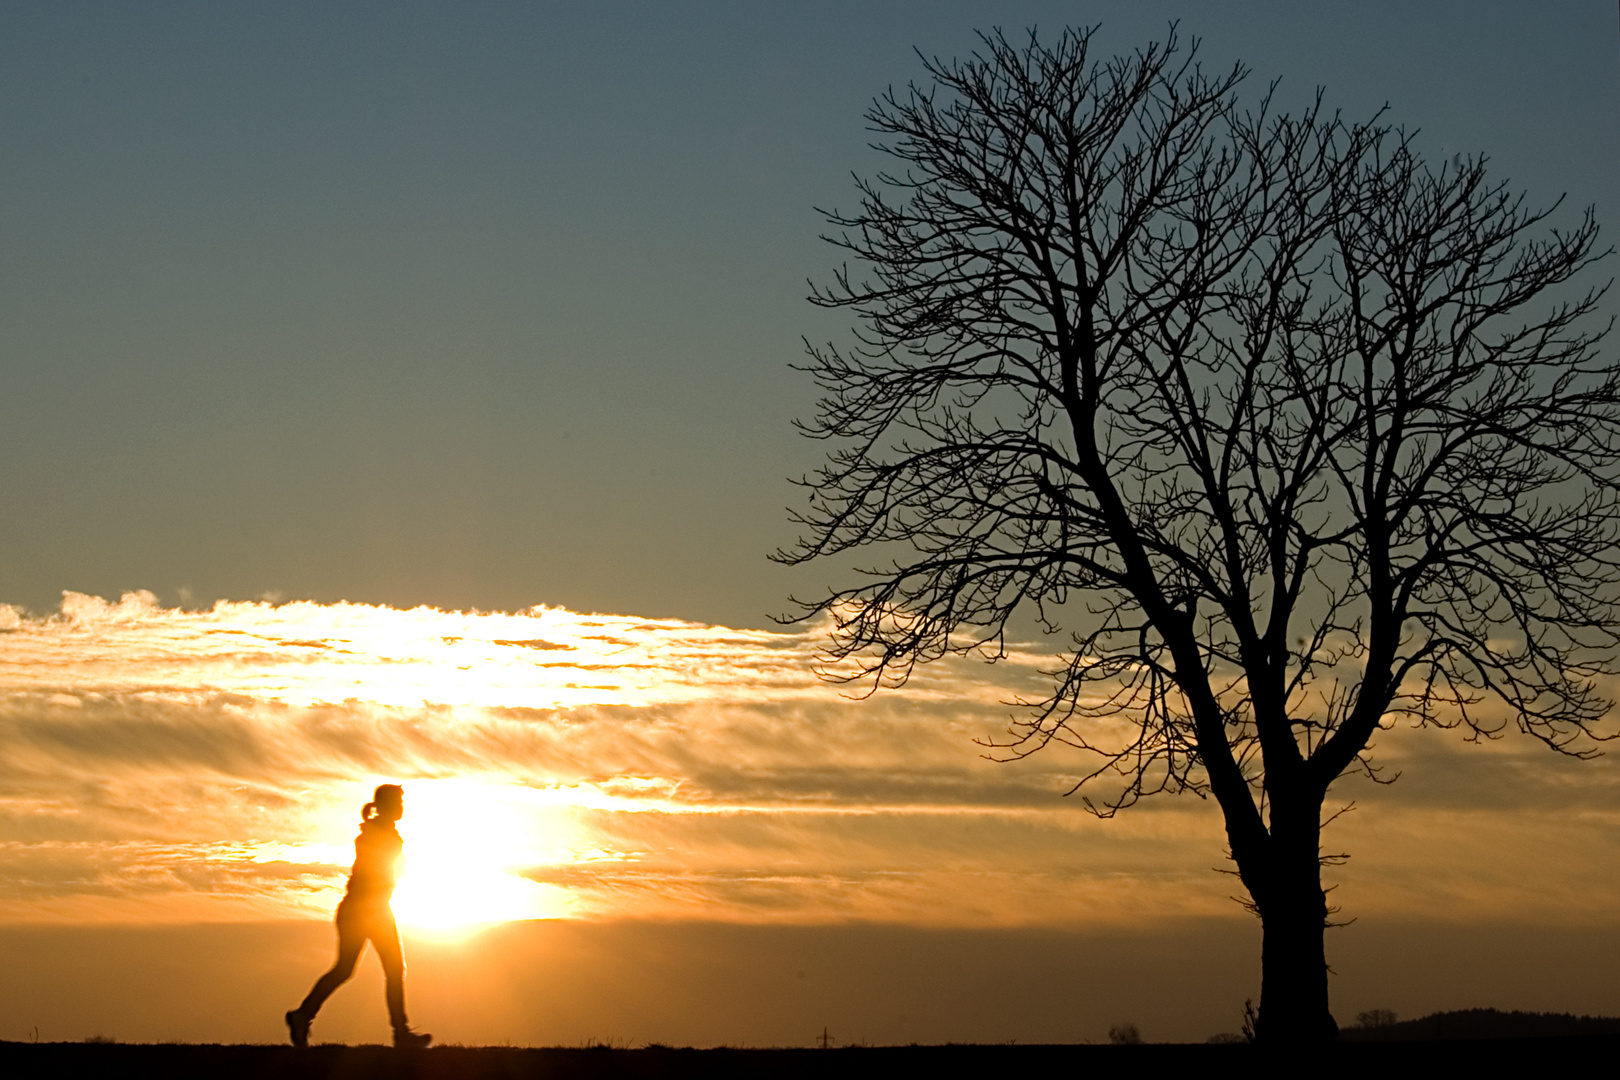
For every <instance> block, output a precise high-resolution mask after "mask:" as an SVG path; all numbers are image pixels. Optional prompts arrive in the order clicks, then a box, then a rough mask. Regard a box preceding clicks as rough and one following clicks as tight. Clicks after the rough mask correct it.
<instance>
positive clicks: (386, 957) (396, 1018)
mask: <svg viewBox="0 0 1620 1080" xmlns="http://www.w3.org/2000/svg"><path fill="white" fill-rule="evenodd" d="M371 798H372V801H371V802H368V803H366V805H365V806H364V807H363V808H362V809H361V811H360V835H359V836H357V837H355V838H354V869H353V870H352V871H350V872H349V887H348V891H346V892H345V893H344V894H343V899H342V900H341V901H339V902H338V906H337V919H336V921H337V938H338V949H337V961H336V962H335V963H334V964H333V965H332V970H330V971H328V972H327V973H326V974H325V975H322V976H321V977H320V978H319V979H317V980H316V981H315V985H314V987H312V988H311V989H310V992H309V996H308V997H306V998H304V1002H303V1004H302V1005H300V1006H298V1008H296V1009H292V1010H290V1011H289V1012H288V1013H287V1033H288V1035H289V1036H291V1038H292V1043H293V1045H294V1046H308V1045H309V1025H310V1022H311V1021H313V1020H314V1019H315V1014H316V1013H318V1012H320V1010H321V1006H322V1005H323V1004H325V1003H326V999H327V998H329V997H331V996H332V991H334V990H336V989H337V988H338V987H340V986H342V985H343V984H344V983H346V982H348V981H349V976H351V975H353V974H354V966H355V964H357V963H358V962H359V960H360V953H361V952H362V951H364V949H365V947H366V942H367V941H368V940H369V941H370V942H371V945H372V947H373V948H374V949H376V950H377V959H378V960H380V961H382V968H383V977H384V978H385V979H386V981H387V990H386V996H387V998H388V1019H389V1020H390V1021H392V1023H393V1025H394V1045H395V1046H398V1047H411V1048H415V1047H423V1046H426V1045H427V1044H428V1043H430V1042H432V1041H433V1036H431V1035H427V1034H424V1033H422V1032H417V1031H412V1030H411V1026H410V1024H409V1023H407V1022H406V1020H405V955H404V953H403V951H401V949H400V946H399V928H398V927H397V926H396V925H395V924H394V911H393V909H392V908H391V907H389V906H388V904H389V901H390V900H392V899H393V896H394V877H395V874H396V872H397V867H398V863H399V856H400V852H401V851H402V850H403V849H404V841H402V840H401V839H400V838H399V830H397V829H395V828H394V823H395V822H396V821H398V820H399V819H400V818H401V817H403V816H404V815H405V790H404V789H403V788H401V787H400V786H399V785H398V784H383V785H382V786H380V787H378V788H377V790H376V791H375V792H374V793H373V794H372V796H371Z"/></svg>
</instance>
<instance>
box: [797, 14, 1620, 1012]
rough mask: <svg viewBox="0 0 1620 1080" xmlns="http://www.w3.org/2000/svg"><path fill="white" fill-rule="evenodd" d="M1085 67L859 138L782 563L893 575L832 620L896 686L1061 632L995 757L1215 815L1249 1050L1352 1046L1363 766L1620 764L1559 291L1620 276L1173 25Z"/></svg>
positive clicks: (1605, 458) (1592, 302)
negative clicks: (1017, 632) (1252, 991)
mask: <svg viewBox="0 0 1620 1080" xmlns="http://www.w3.org/2000/svg"><path fill="white" fill-rule="evenodd" d="M1091 38H1092V32H1091V31H1068V32H1065V33H1064V34H1063V35H1062V36H1061V37H1060V38H1059V39H1058V40H1057V41H1056V42H1055V43H1054V44H1052V45H1051V46H1050V47H1048V46H1047V45H1044V44H1042V43H1041V42H1039V41H1038V40H1037V38H1036V36H1035V35H1034V34H1033V33H1031V34H1030V35H1029V38H1028V41H1027V43H1025V44H1023V45H1022V46H1015V45H1013V44H1011V43H1009V42H1008V41H1007V40H1006V39H1005V38H1004V37H1003V36H1002V35H1001V34H1000V33H999V32H998V33H996V34H992V35H987V36H983V37H982V50H981V51H980V52H977V53H975V54H974V55H973V56H972V58H971V59H968V60H963V61H952V62H949V63H946V62H941V61H938V60H935V61H926V60H925V67H926V69H927V72H928V75H929V76H930V77H931V80H932V82H931V84H930V85H926V86H917V85H912V86H910V87H908V88H907V89H906V90H904V91H896V90H892V89H891V90H890V91H889V93H887V94H886V95H884V96H883V97H881V98H880V99H878V100H877V101H876V102H875V103H874V105H873V108H872V109H871V110H870V111H869V112H868V114H867V119H868V121H869V122H870V124H871V127H872V129H873V130H875V131H876V132H877V133H878V138H879V140H880V141H879V143H878V147H877V148H878V149H880V150H882V151H883V152H885V153H887V154H888V155H889V156H890V157H891V158H892V159H894V161H895V162H896V163H897V170H896V171H893V172H887V173H881V174H879V175H878V176H877V177H876V178H875V179H872V180H866V181H859V182H858V185H859V191H860V196H861V198H860V208H859V210H858V211H857V212H855V213H853V214H840V213H837V212H834V213H831V214H829V215H828V217H829V220H830V221H831V222H832V223H833V225H834V226H835V228H836V230H837V231H836V233H835V234H834V235H832V236H830V237H828V239H830V240H831V241H832V243H834V244H835V245H837V246H838V247H840V248H842V249H843V250H844V251H845V252H846V253H847V255H848V256H849V257H852V259H853V261H854V262H855V264H856V267H855V269H851V268H850V267H849V266H848V265H846V266H845V268H844V269H842V270H840V271H839V272H838V273H837V274H836V276H835V277H834V279H833V282H832V284H830V285H829V286H827V287H825V288H821V289H818V290H817V291H816V292H815V293H814V295H813V296H812V300H814V302H816V303H817V304H820V305H823V306H827V307H836V308H848V309H850V310H851V311H852V312H853V313H854V314H855V315H856V316H857V318H858V325H859V328H858V330H857V332H856V340H855V343H854V344H853V345H852V346H851V347H847V348H842V349H841V348H838V347H835V346H832V345H828V346H825V347H811V348H810V350H809V355H810V360H809V363H808V365H807V368H808V370H809V371H811V372H813V373H814V376H815V378H816V379H817V380H818V383H819V385H820V386H821V387H822V389H823V392H824V394H825V396H824V398H823V399H822V401H821V403H820V406H819V414H818V415H817V417H816V418H815V419H814V420H813V421H810V422H808V423H806V424H803V425H801V426H802V427H803V429H804V430H805V432H806V433H807V434H809V435H810V436H811V437H813V438H818V439H826V440H830V441H831V442H832V443H833V445H832V446H831V448H830V449H829V459H828V463H827V464H826V465H825V466H824V467H823V468H822V469H821V470H819V471H818V473H816V474H815V475H814V476H812V477H810V478H807V479H806V480H805V481H804V483H805V486H806V487H807V488H808V489H809V500H808V508H807V509H805V510H803V511H802V512H800V513H798V514H796V515H795V520H796V521H797V523H798V524H799V525H800V526H801V527H802V528H803V530H804V534H803V536H802V538H801V540H800V542H799V544H798V545H797V546H796V547H794V548H793V549H791V550H789V551H784V552H779V553H778V554H777V557H778V558H779V559H781V560H783V561H786V562H789V563H800V562H804V561H806V560H810V559H814V558H818V557H822V556H826V555H830V554H834V553H840V552H849V551H851V550H852V549H858V548H865V547H868V546H875V547H876V548H877V550H879V551H880V552H881V553H882V557H884V558H892V560H893V561H892V562H891V563H890V564H889V565H885V566H879V567H876V568H873V569H871V570H868V571H867V572H866V575H867V576H866V577H865V578H864V579H862V580H861V581H859V582H857V583H855V584H853V585H852V587H850V588H848V589H845V590H841V591H836V592H833V593H831V594H830V595H827V596H824V597H821V598H819V599H813V600H810V601H806V602H804V610H805V616H806V617H809V616H810V615H813V614H816V613H829V614H830V615H831V616H832V618H833V620H834V625H835V627H836V631H835V636H834V639H833V644H832V645H831V656H832V658H833V659H835V660H837V661H840V662H844V663H845V664H846V667H845V670H846V672H847V671H848V670H849V668H848V666H847V665H854V670H855V674H854V675H853V676H851V677H852V678H855V679H862V680H867V682H868V685H870V686H871V687H872V688H874V689H875V688H877V687H879V686H882V685H884V684H886V683H888V684H892V683H897V682H903V681H904V680H905V679H906V677H907V676H908V675H909V674H910V672H911V671H912V670H913V668H914V666H915V665H916V664H918V663H920V662H925V661H929V660H932V659H935V658H937V657H940V656H943V655H945V654H949V653H957V654H966V653H970V652H974V651H980V652H985V653H988V654H989V655H991V656H992V657H993V656H994V655H996V654H997V651H998V650H999V648H1000V645H1001V642H1002V640H1003V635H1004V634H1005V633H1006V632H1007V628H1008V621H1009V619H1011V618H1012V617H1013V616H1014V613H1015V612H1016V611H1019V610H1026V611H1029V612H1032V613H1033V614H1034V615H1035V616H1036V617H1038V618H1039V619H1040V620H1041V625H1042V626H1044V628H1045V629H1046V631H1047V632H1049V633H1052V634H1057V633H1059V632H1066V633H1067V634H1068V644H1067V646H1066V650H1067V651H1066V652H1065V653H1064V654H1063V655H1062V656H1061V658H1060V660H1059V661H1058V665H1057V667H1056V669H1055V670H1054V672H1053V675H1054V680H1053V684H1052V690H1051V694H1050V696H1048V697H1047V698H1045V700H1043V701H1038V702H1025V703H1023V704H1025V705H1028V706H1029V709H1028V711H1026V712H1023V713H1021V714H1020V715H1019V717H1018V718H1017V719H1016V720H1015V727H1014V730H1013V736H1014V738H1013V741H1011V742H1009V743H1008V744H1006V745H1005V746H1003V747H1002V748H1001V753H1002V754H1003V755H1013V756H1018V755H1023V754H1025V753H1029V752H1033V751H1034V750H1036V749H1039V748H1042V747H1045V746H1048V745H1049V744H1051V743H1054V742H1055V743H1060V744H1066V745H1067V746H1070V747H1073V748H1077V749H1078V750H1080V751H1082V752H1084V753H1085V754H1088V755H1091V762H1092V764H1091V765H1090V766H1087V769H1088V770H1089V771H1087V772H1085V777H1084V779H1083V780H1082V781H1081V783H1080V785H1079V786H1080V787H1081V788H1083V789H1084V791H1085V792H1088V793H1090V797H1088V799H1087V801H1088V805H1090V806H1091V807H1092V808H1093V810H1094V811H1095V812H1097V813H1099V814H1101V815H1103V816H1110V815H1112V814H1113V813H1114V812H1116V811H1117V810H1119V809H1121V808H1123V807H1126V806H1129V805H1130V804H1131V803H1133V802H1135V801H1136V800H1137V799H1139V798H1141V797H1142V796H1144V795H1149V794H1154V793H1159V792H1185V791H1191V792H1195V793H1197V794H1199V795H1206V794H1208V795H1213V796H1214V798H1215V799H1216V801H1217V802H1218V804H1219V805H1220V807H1221V810H1222V812H1223V814H1224V818H1225V822H1226V840H1227V844H1228V845H1229V850H1230V854H1231V856H1232V858H1233V859H1234V860H1235V862H1236V865H1237V872H1238V873H1239V875H1240V876H1241V878H1242V881H1243V883H1244V885H1245V887H1246V888H1247V891H1248V894H1249V897H1250V898H1251V900H1252V903H1253V907H1254V909H1255V911H1256V912H1257V913H1258V915H1259V917H1260V919H1261V920H1262V923H1263V927H1264V956H1263V962H1262V972H1263V984H1262V992H1261V1006H1260V1011H1259V1014H1258V1020H1257V1034H1258V1036H1259V1037H1260V1038H1261V1039H1263V1040H1268V1041H1279V1040H1296V1039H1297V1040H1315V1039H1324V1038H1331V1037H1332V1036H1333V1034H1334V1032H1335V1031H1336V1030H1337V1029H1336V1027H1335V1025H1334V1022H1333V1018H1332V1015H1331V1013H1330V1011H1329V1007H1328V988H1327V969H1326V961H1325V953H1324V948H1323V931H1324V927H1325V925H1326V924H1327V922H1328V919H1329V915H1330V909H1329V906H1328V904H1327V900H1326V897H1325V894H1324V892H1323V888H1322V883H1321V865H1322V862H1323V854H1322V848H1321V843H1320V835H1321V829H1322V825H1323V805H1324V799H1325V796H1326V793H1327V790H1328V787H1329V785H1330V784H1332V783H1333V781H1334V780H1335V779H1336V778H1338V777H1339V776H1341V775H1342V774H1343V773H1344V772H1345V771H1346V770H1347V769H1352V768H1357V769H1364V770H1367V771H1368V772H1369V773H1370V772H1371V771H1372V769H1373V766H1372V765H1371V764H1370V762H1369V760H1368V758H1367V757H1366V754H1367V751H1368V748H1369V744H1370V740H1371V739H1372V737H1373V735H1374V733H1376V732H1377V731H1378V730H1379V729H1380V727H1383V726H1388V725H1390V724H1392V723H1394V722H1396V721H1398V720H1400V719H1401V718H1403V717H1404V718H1409V719H1411V720H1413V721H1416V722H1417V723H1419V724H1429V725H1436V726H1440V727H1461V728H1464V729H1466V730H1467V731H1468V732H1469V733H1470V734H1471V735H1472V736H1494V735H1495V734H1497V733H1498V732H1499V731H1501V730H1503V729H1504V728H1507V727H1517V728H1519V729H1520V730H1522V731H1524V732H1526V733H1528V734H1530V735H1532V736H1534V737H1536V738H1539V739H1541V740H1542V741H1544V742H1545V743H1546V744H1547V745H1548V746H1550V747H1552V748H1553V749H1554V750H1557V751H1559V752H1562V753H1566V754H1576V755H1586V754H1590V753H1593V752H1595V743H1594V740H1598V739H1602V738H1606V737H1610V735H1611V734H1612V732H1610V731H1609V730H1608V729H1607V728H1605V727H1604V726H1603V725H1604V722H1605V718H1606V715H1607V710H1608V704H1609V703H1608V702H1607V701H1606V700H1605V699H1604V698H1603V697H1602V696H1601V695H1600V694H1599V693H1597V692H1596V691H1595V689H1594V680H1596V679H1597V678H1598V677H1599V676H1601V675H1603V674H1604V673H1605V672H1607V671H1608V668H1607V667H1606V666H1605V665H1606V659H1607V656H1608V655H1609V650H1611V649H1612V647H1613V646H1614V644H1615V642H1616V637H1617V621H1616V611H1615V609H1614V607H1613V606H1612V601H1613V599H1614V598H1615V596H1616V592H1615V588H1614V587H1615V584H1616V580H1617V574H1616V564H1615V553H1614V547H1613V544H1614V541H1615V538H1616V529H1617V525H1620V501H1617V497H1616V496H1617V490H1616V466H1617V464H1620V380H1617V377H1616V372H1615V370H1614V369H1613V367H1612V365H1610V364H1609V363H1607V362H1606V361H1604V360H1603V359H1602V358H1601V357H1600V355H1599V353H1598V350H1597V346H1598V344H1599V342H1600V341H1601V339H1602V338H1603V336H1604V334H1605V333H1606V332H1607V329H1608V327H1607V325H1606V324H1604V323H1603V322H1602V320H1601V319H1599V318H1598V317H1597V315H1598V312H1597V308H1598V305H1599V301H1600V299H1601V296H1602V293H1603V288H1601V287H1600V288H1597V289H1595V290H1594V289H1581V288H1579V287H1577V286H1576V285H1574V284H1571V279H1572V278H1575V277H1576V275H1577V274H1579V272H1580V271H1582V270H1583V269H1584V268H1586V267H1587V266H1588V265H1589V264H1590V263H1591V262H1592V261H1593V260H1594V259H1595V258H1598V257H1600V256H1601V255H1602V254H1604V253H1603V252H1599V251H1598V250H1597V249H1596V246H1595V243H1596V236H1597V229H1596V226H1595V224H1594V222H1593V219H1592V216H1591V213H1590V211H1588V212H1587V214H1586V215H1585V216H1584V217H1581V218H1579V219H1578V220H1577V221H1576V222H1575V223H1574V225H1573V227H1572V228H1569V229H1567V230H1560V229H1558V228H1554V227H1551V225H1550V221H1551V219H1550V218H1549V217H1548V213H1549V212H1543V211H1536V210H1532V209H1530V208H1528V207H1527V206H1526V204H1525V202H1524V200H1523V198H1522V197H1521V196H1520V195H1518V194H1516V193H1515V192H1514V191H1512V190H1510V189H1509V188H1508V187H1506V186H1505V185H1503V184H1500V183H1493V182H1492V181H1491V180H1489V179H1488V178H1487V176H1486V173H1485V169H1484V159H1455V160H1451V161H1447V162H1445V163H1443V164H1440V165H1438V166H1435V165H1430V164H1427V163H1425V162H1424V160H1423V159H1422V158H1421V157H1420V156H1419V155H1418V153H1417V151H1416V150H1415V149H1414V147H1413V146H1412V144H1411V140H1410V139H1409V137H1408V136H1407V135H1406V134H1405V133H1404V132H1402V131H1401V130H1399V129H1394V128H1391V127H1389V126H1387V125H1385V124H1383V123H1382V122H1381V118H1377V117H1375V118H1374V119H1373V121H1372V122H1370V123H1365V124H1350V123H1346V122H1344V121H1342V120H1341V119H1340V118H1339V117H1337V116H1335V115H1332V114H1330V113H1328V112H1327V111H1326V110H1325V109H1324V108H1323V107H1322V104H1321V97H1320V95H1318V96H1317V99H1316V101H1315V103H1313V104H1311V105H1310V106H1309V107H1308V108H1306V109H1305V110H1304V111H1303V112H1302V113H1299V114H1297V115H1284V114H1279V113H1278V112H1277V111H1276V110H1275V109H1274V107H1273V105H1272V104H1271V100H1272V95H1271V94H1270V93H1269V92H1268V93H1267V94H1266V95H1265V96H1264V98H1263V99H1262V100H1260V101H1259V102H1257V103H1256V104H1255V105H1254V106H1253V107H1251V108H1248V109H1245V108H1243V107H1241V106H1240V104H1239V102H1238V99H1237V96H1236V91H1237V89H1238V87H1239V84H1240V83H1241V82H1242V81H1243V79H1244V77H1245V75H1246V71H1245V70H1244V69H1243V68H1241V67H1238V68H1234V69H1233V70H1230V71H1226V72H1223V73H1220V74H1216V75H1211V74H1208V73H1206V72H1205V71H1203V70H1202V69H1201V68H1200V67H1199V66H1198V65H1197V63H1196V62H1195V59H1194V54H1195V53H1196V43H1194V45H1193V47H1192V48H1191V49H1183V48H1182V47H1181V46H1180V45H1179V43H1178V41H1177V38H1176V33H1175V28H1174V27H1172V28H1171V32H1170V34H1169V36H1168V39H1167V40H1166V41H1164V42H1162V43H1158V44H1154V45H1150V46H1149V47H1147V48H1145V49H1143V50H1141V51H1139V52H1137V53H1135V54H1134V55H1130V56H1119V57H1113V58H1111V59H1106V60H1102V61H1099V62H1093V61H1092V60H1091V59H1090V58H1089V57H1088V50H1089V45H1090V42H1091ZM1121 719H1124V720H1126V721H1128V722H1127V723H1124V724H1121V723H1120V721H1121ZM1121 732H1123V734H1121Z"/></svg>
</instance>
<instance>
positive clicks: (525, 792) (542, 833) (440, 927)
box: [394, 779, 575, 936]
mask: <svg viewBox="0 0 1620 1080" xmlns="http://www.w3.org/2000/svg"><path fill="white" fill-rule="evenodd" d="M536 795H537V793H536V792H534V791H533V790H532V789H529V788H525V787H521V786H518V785H499V784H494V783H489V782H482V781H476V780H460V779H454V780H418V781H415V782H413V783H411V784H410V785H409V786H408V787H407V789H406V817H405V820H404V821H402V822H401V824H400V832H401V835H403V836H404V838H405V861H404V867H403V871H404V872H403V873H402V874H401V875H400V879H399V886H398V888H397V889H396V891H395V893H394V912H395V914H396V916H397V917H398V919H399V921H400V923H401V925H403V926H406V927H409V928H411V929H413V930H417V931H426V932H428V933H431V934H435V935H450V936H456V935H459V934H463V933H467V932H470V931H472V930H476V929H478V928H480V927H483V926H488V925H490V924H492V923H500V922H511V921H514V920H518V919H554V918H561V917H565V916H567V915H569V914H571V912H572V910H573V908H574V906H575V902H574V899H573V897H572V896H571V895H570V894H569V893H568V892H567V890H565V889H561V888H558V887H557V886H555V885H542V884H539V883H537V882H534V881H530V880H528V879H527V878H525V877H523V876H522V871H523V870H524V869H525V868H528V867H532V866H536V865H540V864H550V863H558V862H569V861H573V859H574V855H573V853H572V850H571V847H570V844H569V840H570V835H569V832H568V829H567V826H566V823H565V820H564V818H563V811H561V810H559V809H557V808H555V807H552V806H547V805H543V804H542V802H541V801H540V800H539V799H537V798H536V797H535V796H536Z"/></svg>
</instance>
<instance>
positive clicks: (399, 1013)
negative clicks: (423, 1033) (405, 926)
mask: <svg viewBox="0 0 1620 1080" xmlns="http://www.w3.org/2000/svg"><path fill="white" fill-rule="evenodd" d="M368 921H369V923H370V925H369V926H368V927H367V930H368V931H369V934H370V937H371V944H372V947H373V948H375V949H376V950H377V959H378V960H380V961H382V969H383V986H384V994H385V995H386V996H387V998H388V1019H389V1021H390V1022H391V1023H392V1024H393V1025H394V1030H395V1031H400V1030H402V1029H404V1028H407V1027H409V1026H410V1025H409V1024H408V1023H407V1022H406V1020H405V952H404V950H403V949H401V948H400V944H399V926H398V925H397V924H396V923H395V922H394V913H393V912H392V911H389V910H387V909H384V910H383V911H379V912H377V913H376V914H375V915H373V916H372V918H371V919H370V920H368Z"/></svg>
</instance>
